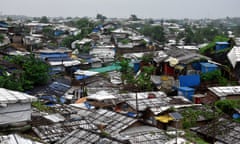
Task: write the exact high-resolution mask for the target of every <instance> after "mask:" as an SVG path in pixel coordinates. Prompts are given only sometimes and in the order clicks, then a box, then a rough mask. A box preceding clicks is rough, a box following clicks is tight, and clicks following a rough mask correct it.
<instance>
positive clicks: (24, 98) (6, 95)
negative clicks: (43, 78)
mask: <svg viewBox="0 0 240 144" xmlns="http://www.w3.org/2000/svg"><path fill="white" fill-rule="evenodd" d="M33 101H37V98H36V97H34V96H31V95H28V94H26V93H23V92H18V91H12V90H8V89H5V88H0V104H8V103H28V102H33Z"/></svg>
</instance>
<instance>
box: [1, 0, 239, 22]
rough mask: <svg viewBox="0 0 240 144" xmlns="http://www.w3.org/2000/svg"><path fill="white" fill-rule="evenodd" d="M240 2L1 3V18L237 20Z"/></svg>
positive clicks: (10, 0)
mask: <svg viewBox="0 0 240 144" xmlns="http://www.w3.org/2000/svg"><path fill="white" fill-rule="evenodd" d="M239 6H240V0H1V1H0V12H1V13H2V14H16V15H27V16H64V17H67V16H71V17H74V16H80V17H83V16H90V17H95V16H96V14H97V13H100V14H103V15H105V16H107V17H121V18H127V17H129V16H130V15H131V14H136V15H137V16H138V17H140V18H224V17H226V16H229V17H240V8H239Z"/></svg>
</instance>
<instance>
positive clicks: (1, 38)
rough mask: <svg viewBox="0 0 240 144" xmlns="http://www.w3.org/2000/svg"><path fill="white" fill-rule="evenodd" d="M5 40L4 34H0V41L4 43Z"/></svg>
mask: <svg viewBox="0 0 240 144" xmlns="http://www.w3.org/2000/svg"><path fill="white" fill-rule="evenodd" d="M3 40H4V36H3V35H2V34H0V43H2V42H3Z"/></svg>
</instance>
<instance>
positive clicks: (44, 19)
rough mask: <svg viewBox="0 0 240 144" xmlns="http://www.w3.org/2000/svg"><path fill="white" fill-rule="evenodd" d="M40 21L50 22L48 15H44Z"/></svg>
mask: <svg viewBox="0 0 240 144" xmlns="http://www.w3.org/2000/svg"><path fill="white" fill-rule="evenodd" d="M39 22H40V23H49V20H48V17H46V16H42V17H41V18H40V20H39Z"/></svg>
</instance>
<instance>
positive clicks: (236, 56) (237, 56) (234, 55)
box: [227, 46, 240, 68]
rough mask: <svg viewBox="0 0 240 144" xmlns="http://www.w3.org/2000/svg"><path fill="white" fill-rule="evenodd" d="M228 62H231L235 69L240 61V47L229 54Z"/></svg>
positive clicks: (234, 48)
mask: <svg viewBox="0 0 240 144" xmlns="http://www.w3.org/2000/svg"><path fill="white" fill-rule="evenodd" d="M227 57H228V60H229V61H230V62H231V64H232V66H233V68H235V66H236V64H237V62H239V61H240V47H236V46H235V47H233V48H232V49H231V50H230V52H229V53H228V54H227Z"/></svg>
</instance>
